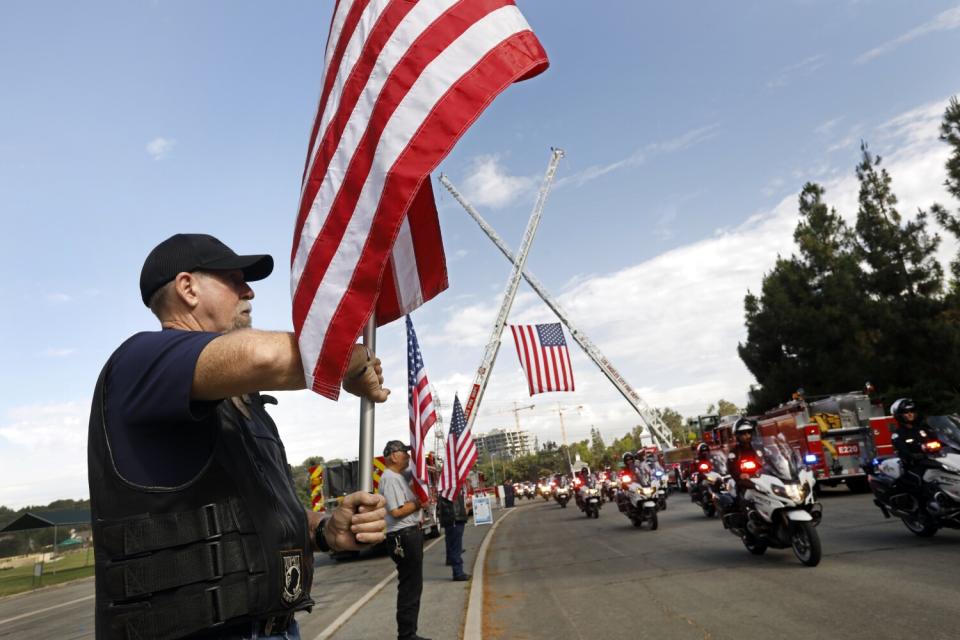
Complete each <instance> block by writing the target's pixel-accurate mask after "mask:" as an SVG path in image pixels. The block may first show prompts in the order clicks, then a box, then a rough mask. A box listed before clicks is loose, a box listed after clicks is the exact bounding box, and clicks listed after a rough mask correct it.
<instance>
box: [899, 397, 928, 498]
mask: <svg viewBox="0 0 960 640" xmlns="http://www.w3.org/2000/svg"><path fill="white" fill-rule="evenodd" d="M890 413H892V414H893V417H894V419H895V420H896V421H897V428H896V430H895V431H894V432H893V435H892V436H891V439H892V440H893V448H894V449H895V450H896V452H897V456H898V457H899V458H900V461H901V462H902V464H903V475H901V476H900V478H898V479H897V484H899V485H900V488H901V489H903V490H904V491H906V492H908V493H911V494H913V496H914V497H915V498H917V500H918V501H919V500H922V499H924V498H926V499H927V500H928V501H929V503H930V507H931V510H932V511H934V512H936V511H938V510H939V504H938V503H937V502H936V500H934V499H933V495H932V489H933V488H932V487H929V486H924V482H923V474H924V472H925V471H926V470H927V469H929V468H931V467H935V466H936V465H935V464H933V463H932V461H931V460H930V458H929V456H928V454H927V452H926V451H925V450H924V445H925V444H927V443H928V442H930V441H931V440H935V439H936V437H935V436H934V434H932V433H930V432H928V431H927V430H926V429H924V428H923V427H921V426H920V425H918V424H917V423H918V413H917V405H916V403H914V401H913V400H911V399H910V398H900V399H899V400H897V401H895V402H894V403H893V404H892V405H890Z"/></svg>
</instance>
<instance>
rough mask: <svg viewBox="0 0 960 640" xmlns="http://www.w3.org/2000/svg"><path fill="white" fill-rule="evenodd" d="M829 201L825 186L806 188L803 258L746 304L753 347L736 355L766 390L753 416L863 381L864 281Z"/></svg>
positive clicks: (776, 272)
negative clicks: (801, 394) (800, 392)
mask: <svg viewBox="0 0 960 640" xmlns="http://www.w3.org/2000/svg"><path fill="white" fill-rule="evenodd" d="M823 195H824V190H823V187H821V186H820V185H817V184H814V183H808V184H806V185H804V187H803V190H802V191H801V193H800V197H799V202H798V204H799V213H800V220H799V222H798V224H797V227H796V230H795V231H794V241H795V242H796V244H797V248H798V253H797V255H794V256H791V257H790V258H789V259H783V258H780V259H778V260H777V263H776V265H775V266H774V268H773V270H772V271H771V272H770V273H768V274H767V275H766V276H764V279H763V284H762V288H761V294H760V296H759V297H758V296H756V295H754V294H752V293H749V292H748V294H747V297H746V299H745V301H744V307H745V311H746V324H747V341H746V342H745V343H743V344H741V345H739V347H738V352H739V354H740V358H741V359H742V360H743V362H744V364H746V365H747V368H748V369H749V370H750V372H751V373H753V375H754V377H755V378H756V379H757V381H758V382H759V383H760V385H761V388H760V389H757V390H756V391H755V392H754V393H753V395H752V396H751V404H750V406H748V408H747V409H748V412H751V413H755V412H757V411H761V410H763V409H766V408H768V407H769V406H771V405H776V404H778V403H780V402H783V401H784V400H786V399H787V398H789V397H790V395H791V393H792V392H793V391H795V390H796V389H797V388H798V387H801V386H802V387H804V388H805V389H807V390H808V392H810V393H816V394H819V393H832V392H836V391H838V390H844V389H849V388H855V387H857V386H859V385H860V384H862V382H863V379H862V378H863V373H862V371H861V367H862V366H863V363H864V360H865V359H866V360H869V359H870V357H869V351H870V350H869V348H868V341H867V340H866V338H865V331H864V328H863V320H864V319H863V313H862V308H863V303H864V300H865V294H864V293H863V290H862V287H861V285H860V280H861V278H862V275H863V274H862V271H861V269H860V266H859V263H858V261H857V259H856V257H855V255H854V249H853V233H852V231H851V230H850V229H849V227H848V226H847V225H846V223H845V222H844V221H843V218H841V217H840V216H839V215H838V214H837V212H836V211H835V210H833V209H831V208H829V207H828V206H827V204H826V203H825V202H824V201H823Z"/></svg>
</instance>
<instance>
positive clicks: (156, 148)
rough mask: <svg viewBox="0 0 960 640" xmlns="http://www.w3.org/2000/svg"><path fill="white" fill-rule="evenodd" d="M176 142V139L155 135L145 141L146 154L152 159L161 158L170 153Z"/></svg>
mask: <svg viewBox="0 0 960 640" xmlns="http://www.w3.org/2000/svg"><path fill="white" fill-rule="evenodd" d="M176 144H177V141H176V140H171V139H169V138H162V137H157V138H154V139H153V140H151V141H150V142H148V143H147V146H146V150H147V154H149V156H150V157H151V158H153V159H154V160H163V159H164V158H166V157H167V156H169V155H170V152H171V151H173V147H174V146H175V145H176Z"/></svg>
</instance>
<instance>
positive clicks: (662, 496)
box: [644, 458, 667, 511]
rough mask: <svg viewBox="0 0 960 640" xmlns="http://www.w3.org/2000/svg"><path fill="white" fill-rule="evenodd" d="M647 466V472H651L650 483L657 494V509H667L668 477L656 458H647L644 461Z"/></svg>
mask: <svg viewBox="0 0 960 640" xmlns="http://www.w3.org/2000/svg"><path fill="white" fill-rule="evenodd" d="M644 465H645V466H646V469H644V471H646V473H647V474H649V478H650V484H651V485H652V486H653V489H654V495H655V496H656V501H657V509H658V510H659V511H666V510H667V478H666V477H665V475H666V474H664V472H663V469H661V468H660V465H659V464H657V463H656V461H655V460H653V459H650V458H647V460H646V462H645V463H644Z"/></svg>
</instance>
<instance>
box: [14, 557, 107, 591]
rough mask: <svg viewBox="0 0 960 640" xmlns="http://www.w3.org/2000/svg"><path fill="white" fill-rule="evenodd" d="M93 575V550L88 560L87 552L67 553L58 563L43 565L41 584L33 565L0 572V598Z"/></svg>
mask: <svg viewBox="0 0 960 640" xmlns="http://www.w3.org/2000/svg"><path fill="white" fill-rule="evenodd" d="M54 571H56V574H54ZM92 575H93V550H92V549H91V550H90V556H89V558H88V557H87V551H86V550H82V549H78V550H77V551H71V552H69V553H65V554H64V555H63V558H62V559H60V560H58V561H56V562H48V563H46V564H45V565H43V577H42V578H41V579H40V580H39V582H38V581H36V579H35V578H34V577H33V565H32V564H30V565H26V566H23V567H17V568H16V569H4V570H2V571H0V596H9V595H12V594H14V593H20V592H21V591H29V590H30V589H32V588H34V587H46V586H49V585H51V584H59V583H61V582H67V581H69V580H76V579H77V578H86V577H88V576H92Z"/></svg>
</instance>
